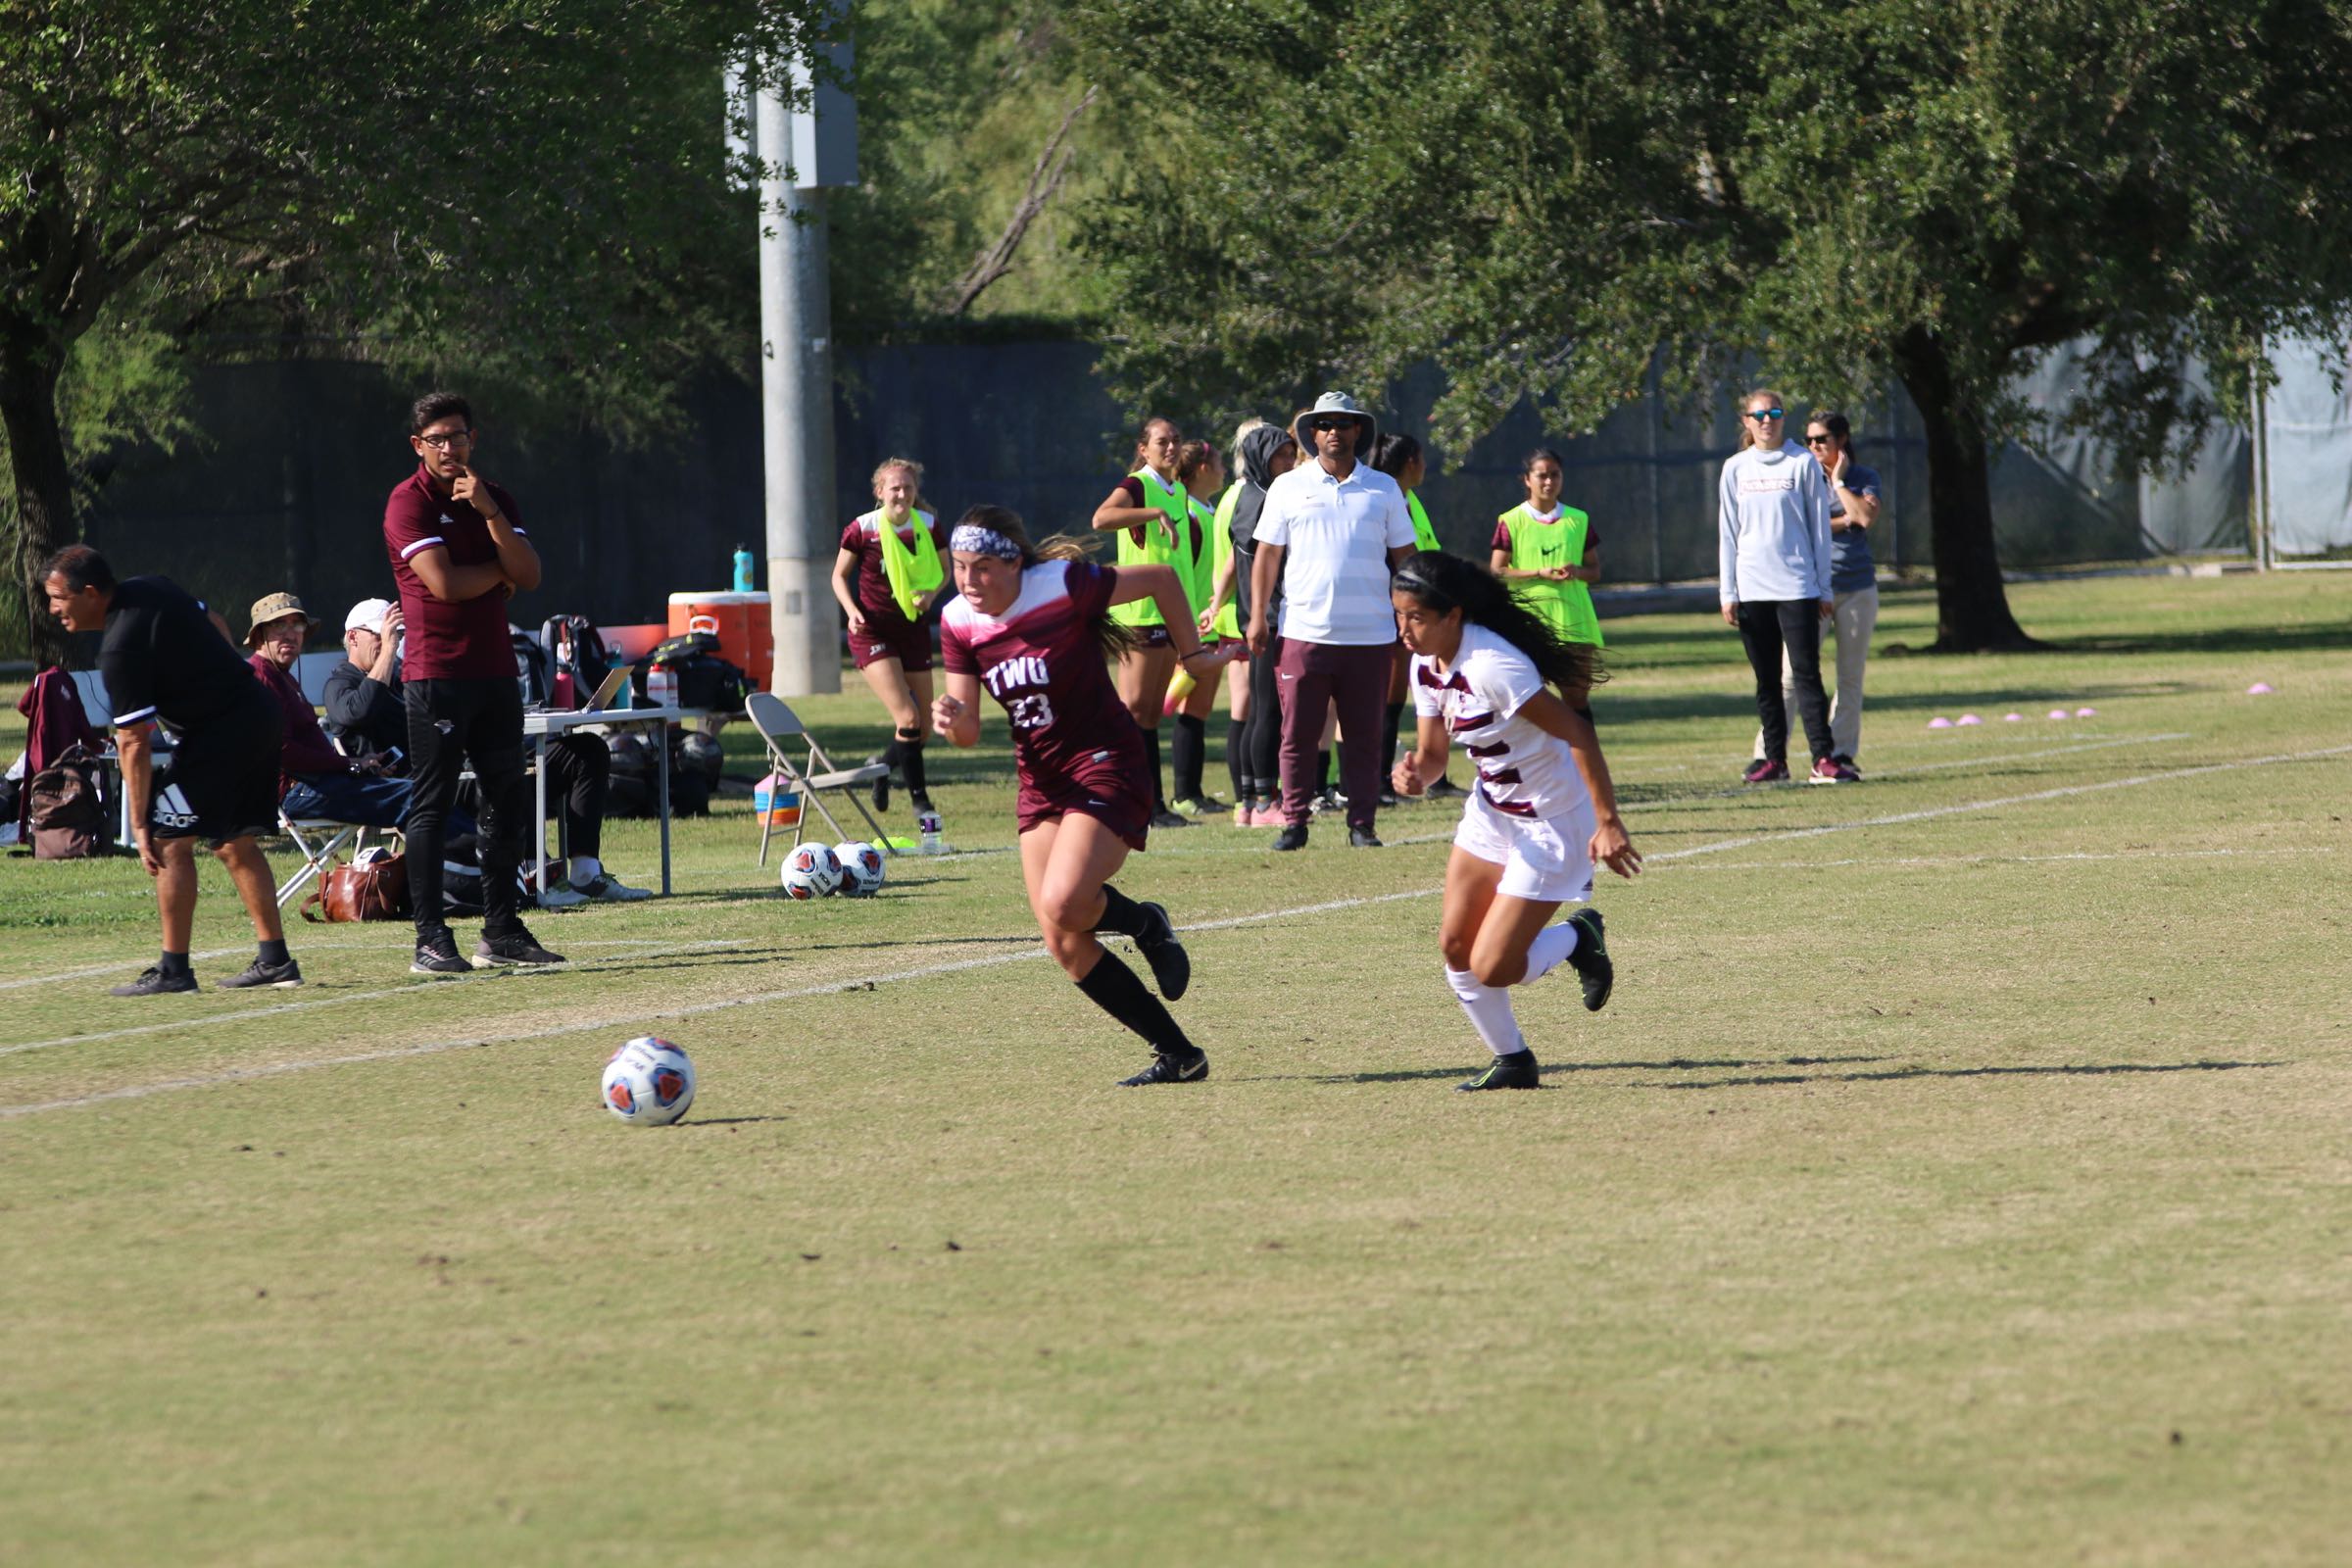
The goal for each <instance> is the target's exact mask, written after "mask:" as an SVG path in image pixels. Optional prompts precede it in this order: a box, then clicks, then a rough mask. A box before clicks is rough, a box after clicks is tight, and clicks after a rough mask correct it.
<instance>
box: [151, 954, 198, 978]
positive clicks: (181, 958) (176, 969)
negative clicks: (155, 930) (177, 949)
mask: <svg viewBox="0 0 2352 1568" xmlns="http://www.w3.org/2000/svg"><path fill="white" fill-rule="evenodd" d="M163 952H164V957H163V961H162V962H160V963H158V964H157V965H156V967H157V968H159V969H161V970H163V971H164V973H166V974H194V973H195V972H196V971H195V969H194V968H193V967H192V966H191V965H190V964H189V962H188V956H187V955H186V954H184V953H173V952H172V950H171V949H170V948H166V949H164V950H163Z"/></svg>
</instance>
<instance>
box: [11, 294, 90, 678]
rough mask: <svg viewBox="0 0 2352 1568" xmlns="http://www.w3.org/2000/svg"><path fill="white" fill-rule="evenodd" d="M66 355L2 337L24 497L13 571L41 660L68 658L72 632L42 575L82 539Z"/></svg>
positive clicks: (16, 472)
mask: <svg viewBox="0 0 2352 1568" xmlns="http://www.w3.org/2000/svg"><path fill="white" fill-rule="evenodd" d="M61 368H62V361H61V358H60V356H59V355H58V354H57V353H56V352H55V351H54V350H53V349H52V348H51V347H50V345H48V344H47V343H44V342H41V341H39V340H38V339H37V338H33V337H28V336H10V337H5V338H0V427H5V428H6V430H7V431H8V463H9V468H10V469H11V473H10V478H11V479H12V481H13V483H14V489H15V495H16V510H17V516H16V522H17V527H16V541H15V544H16V550H15V553H14V557H13V559H11V560H9V561H8V562H7V563H6V569H7V570H8V572H9V574H10V575H11V576H12V577H14V578H15V579H16V582H17V586H18V591H19V592H21V593H23V594H24V595H25V616H26V619H27V621H28V622H29V630H30V634H31V646H32V657H33V659H34V661H35V662H39V663H43V664H51V663H56V662H61V661H62V660H63V659H64V658H65V655H66V634H65V628H63V627H62V626H60V625H58V623H57V620H56V618H55V617H54V616H52V615H51V614H50V613H49V602H48V600H47V599H46V598H44V597H43V595H42V593H41V585H40V583H39V581H38V580H37V579H36V577H35V575H34V574H35V573H36V572H38V571H39V570H40V566H41V563H42V562H43V561H45V560H47V559H48V558H49V556H50V554H51V553H52V552H54V551H56V550H58V549H60V548H61V547H63V546H65V545H69V544H72V543H73V540H74V538H75V537H76V530H75V528H74V526H73V470H72V469H71V468H70V467H69V466H67V463H66V438H65V432H64V431H62V430H61V429H59V427H58V423H57V377H58V372H59V370H60V369H61Z"/></svg>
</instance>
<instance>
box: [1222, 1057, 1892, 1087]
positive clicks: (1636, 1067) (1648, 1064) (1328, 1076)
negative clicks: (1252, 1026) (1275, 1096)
mask: <svg viewBox="0 0 2352 1568" xmlns="http://www.w3.org/2000/svg"><path fill="white" fill-rule="evenodd" d="M1886 1059H1887V1058H1886V1057H1885V1056H1775V1057H1772V1058H1770V1059H1768V1060H1763V1061H1748V1060H1743V1059H1741V1058H1739V1057H1722V1056H1717V1057H1689V1056H1675V1057H1671V1058H1669V1059H1667V1060H1665V1061H1546V1062H1544V1063H1543V1070H1544V1072H1545V1073H1547V1074H1548V1073H1555V1072H1682V1071H1688V1070H1690V1069H1692V1068H1698V1067H1812V1066H1819V1065H1822V1064H1824V1063H1829V1062H1856V1061H1885V1060H1886ZM1475 1071H1477V1066H1476V1065H1472V1066H1468V1067H1410V1068H1399V1069H1397V1071H1395V1072H1331V1073H1305V1074H1291V1075H1279V1076H1278V1075H1273V1074H1268V1075H1266V1076H1267V1079H1268V1081H1270V1082H1281V1081H1283V1077H1285V1076H1287V1077H1289V1078H1290V1079H1291V1081H1294V1082H1303V1083H1310V1084H1404V1083H1421V1082H1425V1081H1427V1080H1429V1079H1433V1078H1459V1077H1461V1076H1462V1075H1463V1074H1464V1073H1467V1072H1475ZM1848 1076H1852V1077H1864V1076H1874V1075H1870V1074H1859V1073H1857V1074H1849V1075H1848ZM1875 1076H1887V1077H1892V1076H1897V1075H1895V1074H1880V1075H1875ZM1721 1081H1722V1082H1724V1083H1737V1082H1740V1081H1741V1080H1738V1079H1724V1080H1721ZM1747 1081H1750V1082H1755V1083H1783V1082H1801V1081H1802V1079H1801V1076H1800V1077H1796V1078H1789V1079H1782V1078H1777V1077H1776V1078H1757V1079H1752V1080H1747ZM1674 1087H1676V1088H1686V1087H1690V1086H1688V1085H1681V1084H1678V1085H1675V1086H1674Z"/></svg>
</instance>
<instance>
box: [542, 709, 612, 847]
mask: <svg viewBox="0 0 2352 1568" xmlns="http://www.w3.org/2000/svg"><path fill="white" fill-rule="evenodd" d="M612 781H613V753H612V750H611V749H610V748H609V747H607V746H606V745H605V743H604V740H603V738H602V737H600V736H596V735H559V736H557V737H556V738H555V739H554V740H553V741H551V742H549V743H548V748H547V793H548V794H549V795H550V796H553V797H556V798H558V800H559V802H560V804H561V808H562V813H563V821H564V840H563V843H564V854H565V855H580V856H586V857H587V858H590V859H598V858H602V856H603V844H604V832H605V796H606V794H607V792H608V791H609V790H610V788H611V787H612Z"/></svg>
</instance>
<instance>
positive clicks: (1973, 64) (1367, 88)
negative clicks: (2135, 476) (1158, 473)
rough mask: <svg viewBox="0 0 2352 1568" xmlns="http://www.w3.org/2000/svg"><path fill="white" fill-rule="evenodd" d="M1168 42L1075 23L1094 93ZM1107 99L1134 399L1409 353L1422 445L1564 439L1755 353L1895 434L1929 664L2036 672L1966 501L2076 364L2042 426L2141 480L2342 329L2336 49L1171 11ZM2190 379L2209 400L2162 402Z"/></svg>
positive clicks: (2265, 42) (2193, 396) (1948, 8)
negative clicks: (1422, 388)
mask: <svg viewBox="0 0 2352 1568" xmlns="http://www.w3.org/2000/svg"><path fill="white" fill-rule="evenodd" d="M1164 11H1165V8H1164V6H1157V5H1147V4H1145V3H1144V0H1091V3H1089V4H1086V5H1084V6H1082V7H1080V8H1079V9H1078V11H1077V13H1076V14H1075V15H1074V16H1073V18H1072V19H1071V21H1070V23H1069V27H1070V31H1071V35H1072V39H1073V43H1074V47H1075V49H1076V52H1077V59H1078V62H1079V65H1080V69H1081V70H1083V71H1086V72H1088V73H1091V74H1096V75H1102V74H1103V73H1105V72H1106V71H1107V68H1108V66H1109V63H1110V62H1111V61H1113V60H1115V59H1116V58H1118V57H1119V56H1120V55H1122V54H1124V53H1131V52H1132V51H1133V50H1134V48H1135V47H1136V41H1137V39H1138V38H1140V37H1143V36H1147V35H1148V29H1149V28H1150V27H1151V26H1152V25H1154V19H1155V18H1157V17H1159V16H1161V15H1162V14H1164ZM1177 22H1178V30H1179V31H1180V32H1181V33H1182V35H1183V36H1184V38H1185V40H1186V47H1185V48H1184V49H1182V50H1181V51H1170V52H1166V53H1158V52H1155V53H1154V55H1153V69H1152V70H1151V71H1148V72H1134V73H1129V74H1127V75H1126V76H1124V77H1123V78H1121V79H1120V80H1119V82H1118V88H1117V92H1116V95H1115V96H1114V98H1113V105H1114V106H1115V107H1116V108H1117V110H1118V111H1119V117H1120V118H1119V120H1118V123H1121V124H1124V125H1126V126H1128V127H1130V129H1131V134H1132V136H1133V141H1134V145H1133V149H1132V150H1133V154H1134V156H1133V158H1132V159H1131V162H1130V165H1129V168H1130V170H1131V173H1130V175H1129V178H1128V182H1127V184H1126V186H1125V187H1124V188H1123V189H1121V190H1120V191H1118V192H1116V193H1115V199H1113V200H1110V201H1105V202H1099V203H1096V204H1093V205H1091V206H1090V208H1089V209H1088V211H1087V215H1086V223H1087V226H1086V229H1085V237H1084V244H1085V245H1086V246H1087V248H1088V249H1089V250H1090V251H1091V252H1092V253H1093V254H1095V255H1096V256H1098V257H1099V258H1100V259H1101V261H1102V263H1103V266H1104V268H1105V269H1106V270H1107V271H1108V272H1109V274H1110V277H1111V288H1112V292H1113V294H1114V296H1115V298H1116V299H1117V301H1118V306H1119V314H1120V316H1121V317H1122V318H1123V319H1127V320H1131V321H1138V322H1150V323H1152V330H1151V331H1148V332H1138V333H1136V334H1134V335H1132V336H1130V337H1127V338H1125V339H1122V340H1119V341H1115V342H1114V343H1113V345H1112V347H1111V351H1110V353H1109V355H1108V358H1107V361H1106V364H1107V365H1108V367H1109V368H1110V369H1111V370H1112V372H1113V374H1114V376H1115V377H1116V379H1117V380H1118V382H1119V384H1120V385H1121V387H1122V389H1123V390H1124V391H1126V392H1127V393H1129V394H1131V395H1133V396H1135V397H1136V398H1138V399H1139V400H1143V401H1150V400H1152V399H1155V398H1159V397H1163V396H1168V395H1172V394H1180V395H1187V396H1190V397H1193V398H1196V399H1201V398H1211V399H1213V398H1216V397H1218V396H1220V395H1222V396H1224V397H1227V398H1230V397H1232V396H1233V394H1235V393H1236V392H1238V391H1242V390H1244V389H1250V390H1255V391H1259V392H1262V391H1263V390H1264V389H1266V388H1267V387H1269V386H1274V387H1281V388H1285V389H1293V390H1296V389H1300V388H1302V387H1303V386H1304V385H1306V384H1308V383H1311V382H1313V381H1315V380H1317V379H1320V378H1323V377H1325V376H1329V375H1340V376H1346V377H1350V378H1352V379H1354V380H1356V381H1358V382H1373V383H1377V382H1379V381H1383V380H1386V379H1388V378H1390V377H1393V376H1395V375H1396V374H1397V373H1398V372H1399V371H1401V370H1402V369H1403V368H1405V367H1406V366H1408V365H1410V364H1412V363H1414V362H1416V361H1418V360H1421V359H1424V358H1431V357H1434V358H1435V359H1436V360H1437V361H1438V363H1439V364H1440V366H1441V367H1442V368H1443V369H1444V371H1445V373H1446V382H1447V392H1446V396H1445V398H1444V400H1443V401H1442V402H1441V404H1440V405H1439V409H1438V421H1439V424H1440V432H1439V433H1440V434H1441V435H1442V436H1444V437H1446V438H1447V439H1449V440H1460V439H1466V438H1468V437H1472V436H1475V435H1476V434H1478V433H1480V432H1481V431H1483V430H1485V429H1487V428H1490V427H1491V426H1492V425H1493V423H1494V422H1495V420H1496V419H1498V418H1499V417H1500V416H1501V415H1502V413H1504V412H1505V411H1507V410H1508V409H1509V408H1510V407H1511V406H1512V405H1513V404H1514V403H1516V402H1517V400H1518V399H1520V398H1521V397H1533V398H1536V399H1539V400H1543V401H1546V402H1549V403H1550V404H1551V405H1552V406H1553V407H1554V409H1555V410H1556V412H1557V415H1558V416H1559V417H1562V418H1563V419H1564V421H1565V422H1566V423H1568V424H1570V425H1571V426H1573V427H1580V428H1586V427H1590V426H1592V425H1593V424H1594V423H1597V422H1598V420H1599V419H1600V418H1601V417H1603V416H1605V415H1606V414H1607V413H1608V412H1609V411H1610V410H1611V409H1612V408H1614V407H1616V406H1617V405H1619V404H1621V403H1623V402H1626V401H1629V400H1631V399H1633V398H1635V397H1637V396H1639V395H1641V392H1642V387H1643V385H1644V380H1645V377H1646V375H1647V374H1648V372H1649V370H1650V368H1651V366H1652V365H1653V363H1654V364H1656V365H1658V366H1659V367H1660V368H1661V370H1662V373H1663V375H1664V377H1665V382H1666V385H1667V386H1668V388H1669V389H1670V390H1671V391H1673V392H1675V393H1677V394H1679V395H1680V396H1681V397H1682V398H1684V399H1686V400H1691V401H1695V400H1696V399H1698V398H1700V397H1702V396H1704V395H1705V394H1706V393H1707V392H1708V391H1709V390H1711V389H1713V388H1717V387H1720V386H1721V385H1722V384H1723V382H1724V380H1725V379H1726V378H1727V377H1728V376H1729V375H1731V374H1732V373H1733V371H1734V368H1735V367H1736V366H1737V365H1738V364H1739V363H1740V362H1741V361H1742V359H1744V358H1746V357H1751V356H1752V357H1754V358H1757V359H1760V360H1761V361H1762V362H1763V363H1764V364H1765V365H1766V366H1768V367H1770V368H1771V374H1772V376H1773V378H1774V380H1775V382H1776V384H1778V383H1781V382H1783V381H1785V382H1786V383H1788V385H1789V390H1791V391H1794V392H1799V393H1802V394H1805V395H1807V396H1809V397H1813V398H1816V399H1822V400H1831V399H1835V400H1838V401H1847V400H1852V399H1855V398H1857V397H1858V396H1859V395H1860V394H1861V393H1862V392H1863V391H1864V390H1865V389H1867V388H1868V387H1869V386H1871V385H1872V384H1874V383H1875V382H1876V381H1877V379H1878V378H1879V377H1880V376H1881V375H1883V374H1885V373H1886V372H1887V371H1889V370H1891V371H1892V372H1893V373H1894V374H1895V375H1897V376H1898V377H1899V378H1900V379H1901V380H1902V382H1903V384H1904V386H1905V387H1906V389H1907V390H1908V391H1909V392H1910V394H1911V396H1912V399H1913V401H1914V402H1915V403H1916V404H1917V405H1918V407H1919V409H1920V412H1921V414H1922V415H1923V417H1925V420H1926V425H1927V430H1928V443H1929V452H1928V457H1929V489H1930V500H1931V510H1932V515H1933V521H1934V535H1935V537H1934V557H1935V563H1936V585H1937V612H1938V626H1937V646H1938V647H1939V648H1943V649H1952V650H1958V649H1983V648H2000V647H2015V646H2020V645H2023V644H2025V643H2027V642H2028V641H2029V640H2028V639H2027V638H2026V636H2025V634H2024V632H2023V631H2022V630H2021V629H2020V628H2019V626H2018V624H2017V622H2016V620H2015V618H2014V617H2013V616H2012V614H2011V613H2010V611H2009V608H2008V603H2007V599H2006V595H2005V593H2004V591H2003V589H2002V585H2001V577H2000V570H1999V563H1998V558H1997V554H1996V551H1995V548H1994V542H1993V531H1992V515H1991V505H1990V488H1989V484H1988V480H1987V466H1988V462H1989V457H1990V454H1991V451H1992V449H1993V447H1994V445H1995V444H1996V443H1997V442H1999V441H2000V440H2003V439H2008V438H2020V439H2025V440H2028V441H2031V440H2033V439H2034V438H2035V437H2036V436H2039V435H2046V434H2048V433H2050V431H2049V430H2048V429H2046V428H2042V427H2037V426H2036V425H2035V423H2034V417H2033V416H2032V415H2031V413H2030V411H2028V410H2027V409H2025V408H2024V407H2023V406H2022V405H2021V404H2020V403H2019V402H2018V400H2017V399H2015V398H2014V397H2013V396H2012V395H2011V393H2010V388H2011V387H2012V386H2013V385H2014V384H2015V381H2016V379H2017V377H2018V374H2019V372H2020V371H2021V370H2023V369H2025V368H2029V367H2030V366H2031V365H2032V364H2033V363H2034V360H2035V358H2036V357H2037V356H2040V355H2043V354H2046V353H2048V352H2050V351H2051V350H2053V349H2055V348H2057V347H2058V346H2059V345H2061V344H2068V343H2075V344H2086V345H2087V348H2088V353H2087V357H2086V359H2085V361H2084V369H2083V375H2082V382H2081V385H2080V386H2079V388H2078V390H2077V395H2076V396H2075V398H2074V400H2073V401H2072V403H2071V404H2070V405H2069V406H2068V407H2066V408H2065V409H2063V410H2062V411H2060V412H2059V414H2058V416H2057V423H2058V424H2060V425H2062V426H2064V427H2067V428H2071V429H2078V430H2087V431H2091V432H2094V433H2097V434H2099V435H2101V436H2103V437H2105V438H2107V439H2108V440H2110V441H2112V442H2113V443H2114V444H2115V446H2116V447H2117V449H2118V450H2119V452H2120V453H2121V454H2122V455H2123V457H2124V458H2125V459H2126V460H2128V461H2131V462H2134V463H2140V464H2157V463H2161V462H2163V461H2165V460H2167V459H2168V457H2169V458H2175V459H2183V460H2184V459H2185V456H2186V454H2187V453H2188V452H2189V451H2190V450H2191V449H2192V448H2193V445H2194V443H2195V440H2196V438H2197V437H2198V435H2200V434H2201V433H2202V431H2203V430H2204V429H2205V428H2206V426H2207V425H2208V423H2209V422H2210V420H2211V419H2212V418H2213V417H2215V416H2216V415H2217V414H2218V413H2234V412H2237V411H2238V410H2239V409H2240V408H2241V407H2242V405H2243V401H2244V398H2245V394H2246V391H2247V389H2248V385H2249V380H2250V378H2251V377H2253V376H2255V375H2259V374H2260V373H2261V370H2260V366H2259V362H2258V346H2259V342H2260V339H2261V336H2262V335H2263V334H2264V333H2266V332H2269V333H2276V332H2288V331H2308V332H2322V333H2324V332H2330V331H2333V330H2334V329H2335V328H2336V327H2338V326H2339V325H2340V324H2341V323H2342V321H2343V320H2344V319H2345V315H2346V310H2347V305H2348V303H2352V157H2347V154H2348V153H2352V145H2347V144H2348V142H2352V123H2348V122H2347V121H2346V120H2345V117H2344V116H2343V115H2342V113H2341V111H2340V105H2341V103H2342V102H2343V101H2344V99H2345V95H2346V92H2347V89H2348V88H2352V26H2348V25H2347V22H2346V20H2345V18H2344V14H2343V9H2342V7H2341V6H2338V5H2330V4H2326V3H2318V0H2302V3H2288V0H2281V3H2274V4H2262V3H2255V4H2251V5H2246V6H2239V7H2235V8H2204V9H2194V10H2192V9H2189V8H2181V7H2177V6H2173V5H2170V4H2164V3H2161V0H2040V3H2036V0H1855V3H1852V4H1848V5H1843V6H1837V7H1826V6H1810V7H1791V8H1787V9H1783V8H1779V7H1767V6H1759V5H1755V4H1753V3H1748V4H1732V3H1724V0H1712V3H1689V0H1643V3H1641V4H1626V5H1606V4H1599V3H1588V0H1495V3H1494V4H1489V5H1481V6H1454V7H1439V6H1435V5H1431V4H1427V3H1425V0H1358V3H1355V4H1349V5H1340V6H1336V7H1334V6H1321V5H1317V6H1308V5H1303V4H1296V3H1293V4H1275V5H1270V6H1262V7H1247V8H1245V7H1240V6H1229V5H1224V4H1212V3H1205V0H1204V3H1201V4H1197V5H1194V6H1191V7H1188V8H1185V9H1184V11H1183V13H1182V15H1181V16H1180V17H1179V18H1178V19H1177ZM2194 360H2202V361H2203V362H2204V363H2205V364H2206V365H2207V366H2208V367H2209V368H2211V370H2212V371H2213V372H2214V373H2213V374H2212V377H2211V379H2212V382H2213V384H2215V385H2216V386H2218V387H2220V388H2221V389H2222V391H2221V393H2220V395H2219V397H2218V399H2208V398H2206V397H2204V396H2203V395H2201V394H2199V393H2197V392H2196V391H2194V390H2193V386H2192V384H2191V382H2190V381H2189V380H2188V379H2187V378H2186V375H2185V371H2186V370H2187V368H2188V367H2189V365H2190V364H2191V362H2192V361H2194Z"/></svg>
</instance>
